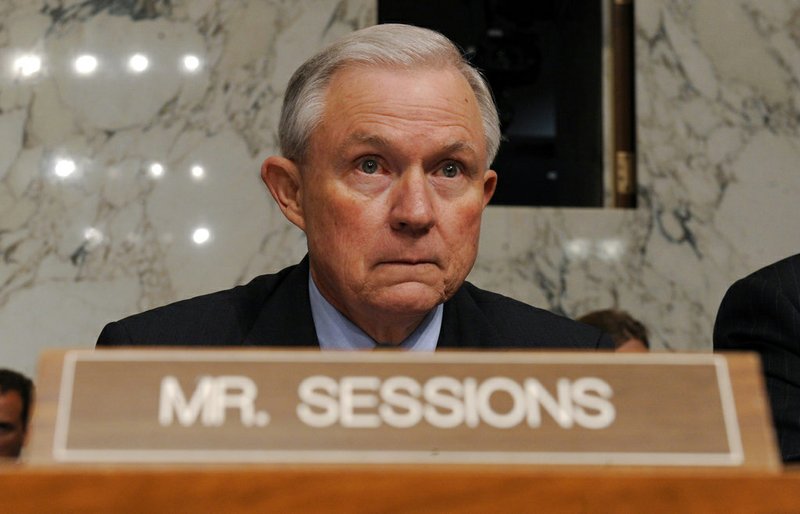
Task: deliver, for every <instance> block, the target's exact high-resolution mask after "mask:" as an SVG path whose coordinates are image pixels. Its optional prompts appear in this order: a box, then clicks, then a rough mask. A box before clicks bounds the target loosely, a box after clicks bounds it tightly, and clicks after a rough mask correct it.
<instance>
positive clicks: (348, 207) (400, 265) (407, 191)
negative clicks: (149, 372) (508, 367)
mask: <svg viewBox="0 0 800 514" xmlns="http://www.w3.org/2000/svg"><path fill="white" fill-rule="evenodd" d="M279 131H280V144H281V153H282V155H281V156H272V157H269V158H268V159H267V160H266V161H264V164H263V166H262V169H261V176H262V179H263V180H264V183H265V184H266V185H267V187H268V188H269V191H270V193H271V194H272V196H273V198H274V199H275V201H276V202H277V204H278V206H279V207H280V209H281V211H282V212H283V214H284V215H285V216H286V218H287V219H288V220H289V221H291V222H292V223H293V224H295V225H296V226H297V227H299V228H300V229H301V230H303V231H304V232H305V234H306V236H307V241H308V256H307V257H306V258H305V259H304V260H303V261H302V262H301V263H300V264H298V265H296V266H292V267H290V268H287V269H284V270H282V271H280V272H279V273H277V274H275V275H265V276H261V277H258V278H256V279H254V280H253V281H252V282H250V283H249V284H247V285H244V286H240V287H237V288H234V289H231V290H228V291H223V292H219V293H214V294H211V295H206V296H202V297H198V298H194V299H191V300H187V301H183V302H178V303H175V304H172V305H168V306H166V307H162V308H159V309H155V310H153V311H150V312H146V313H143V314H140V315H137V316H133V317H130V318H127V319H125V320H122V321H119V322H116V323H111V324H109V325H107V326H106V328H105V329H104V330H103V332H102V333H101V335H100V338H99V340H98V345H130V344H137V345H154V344H163V345H217V346H219V345H258V346H319V347H321V348H323V349H327V348H340V349H361V348H374V347H376V346H384V345H385V346H390V347H399V348H405V349H411V350H434V349H436V348H443V347H459V346H460V347H472V348H530V347H573V348H591V349H594V348H611V347H613V344H612V343H611V340H610V339H609V338H608V337H607V336H605V335H603V334H602V333H601V332H600V331H599V330H597V329H594V328H591V327H588V326H586V325H582V324H579V323H576V322H573V321H570V320H567V319H565V318H562V317H559V316H556V315H554V314H551V313H549V312H546V311H543V310H540V309H536V308H533V307H530V306H528V305H525V304H523V303H520V302H517V301H515V300H512V299H509V298H506V297H503V296H500V295H497V294H494V293H490V292H487V291H482V290H480V289H478V288H476V287H475V286H473V285H471V284H469V283H466V282H465V279H466V277H467V274H468V273H469V271H470V270H471V268H472V266H473V264H474V262H475V256H476V252H477V248H478V236H479V232H480V222H481V215H482V213H483V210H484V208H485V207H486V205H487V204H488V203H489V200H490V199H491V197H492V194H493V193H494V190H495V185H496V183H497V174H496V173H495V172H494V171H492V170H491V169H489V166H490V164H491V162H492V159H493V158H494V155H495V154H496V152H497V148H498V146H499V141H500V130H499V123H498V116H497V111H496V108H495V106H494V103H493V100H492V97H491V93H490V91H489V89H488V87H487V85H486V83H485V82H484V80H483V79H482V77H481V76H480V74H479V73H478V72H477V71H476V70H475V69H473V68H472V67H471V66H470V65H469V64H468V63H467V62H466V61H464V59H463V58H462V56H461V54H460V53H459V52H458V50H457V49H456V47H455V46H454V45H453V44H452V43H451V42H450V41H449V40H448V39H447V38H445V37H444V36H442V35H441V34H438V33H436V32H433V31H430V30H426V29H421V28H417V27H410V26H404V25H378V26H375V27H370V28H367V29H363V30H360V31H357V32H355V33H353V34H351V35H349V36H347V37H345V38H344V39H342V40H340V41H338V42H336V43H334V44H332V45H331V46H329V47H327V48H325V49H324V50H322V51H321V52H320V53H319V54H317V55H315V56H314V57H312V58H311V59H309V60H308V61H306V62H305V63H304V64H303V65H302V66H301V67H300V68H299V69H298V70H297V71H296V72H295V74H294V76H293V77H292V79H291V80H290V82H289V85H288V88H287V91H286V97H285V100H284V105H283V110H282V113H281V120H280V128H279Z"/></svg>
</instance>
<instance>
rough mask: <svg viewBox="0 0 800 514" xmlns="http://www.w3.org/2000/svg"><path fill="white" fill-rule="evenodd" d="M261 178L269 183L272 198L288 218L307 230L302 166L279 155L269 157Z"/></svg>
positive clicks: (265, 162)
mask: <svg viewBox="0 0 800 514" xmlns="http://www.w3.org/2000/svg"><path fill="white" fill-rule="evenodd" d="M261 180H263V181H264V184H266V185H267V188H268V189H269V192H270V194H272V198H274V199H275V202H276V203H277V204H278V207H280V209H281V212H283V215H284V216H286V219H288V220H289V221H291V222H292V223H294V224H295V225H297V226H298V227H299V228H300V230H303V231H305V229H306V223H305V214H304V213H303V202H302V199H303V183H302V180H301V177H300V168H298V167H297V165H296V164H295V163H294V162H293V161H291V160H289V159H287V158H285V157H280V156H278V155H273V156H271V157H267V159H266V160H265V161H264V164H262V165H261Z"/></svg>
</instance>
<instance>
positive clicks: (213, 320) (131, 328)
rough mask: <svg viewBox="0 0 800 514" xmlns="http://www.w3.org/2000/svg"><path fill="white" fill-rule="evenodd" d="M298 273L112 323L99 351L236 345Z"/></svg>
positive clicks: (268, 277) (260, 280)
mask: <svg viewBox="0 0 800 514" xmlns="http://www.w3.org/2000/svg"><path fill="white" fill-rule="evenodd" d="M295 267H296V266H291V267H289V268H285V269H283V270H281V271H280V272H278V273H274V274H268V275H260V276H258V277H255V278H254V279H252V280H251V281H250V282H248V283H246V284H243V285H238V286H235V287H232V288H230V289H225V290H223V291H216V292H213V293H208V294H204V295H200V296H196V297H193V298H189V299H185V300H180V301H177V302H174V303H170V304H167V305H164V306H161V307H156V308H154V309H150V310H147V311H144V312H141V313H139V314H134V315H132V316H128V317H126V318H123V319H121V320H119V321H115V322H112V323H109V324H108V325H106V326H105V328H104V329H103V331H102V332H101V334H100V336H99V338H98V340H97V345H98V346H114V345H130V344H133V345H142V344H147V345H167V344H168V345H191V346H204V345H213V346H217V345H226V344H238V343H240V342H241V341H242V340H243V338H244V336H245V335H246V333H247V330H248V329H249V327H251V326H252V325H253V323H254V322H255V320H256V319H257V317H258V315H259V313H260V311H261V308H262V306H263V305H264V302H265V301H266V299H267V298H268V297H269V295H270V294H271V292H272V291H273V290H274V289H275V288H276V287H278V285H279V284H280V283H281V282H282V279H283V278H284V277H285V276H286V275H287V274H288V273H290V272H291V271H292V270H293V269H294V268H295Z"/></svg>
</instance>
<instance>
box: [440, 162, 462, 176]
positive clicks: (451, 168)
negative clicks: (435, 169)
mask: <svg viewBox="0 0 800 514" xmlns="http://www.w3.org/2000/svg"><path fill="white" fill-rule="evenodd" d="M459 171H461V169H460V168H459V167H458V164H456V163H454V162H448V163H447V164H445V165H444V166H442V175H444V176H445V177H447V178H454V177H456V176H458V173H459Z"/></svg>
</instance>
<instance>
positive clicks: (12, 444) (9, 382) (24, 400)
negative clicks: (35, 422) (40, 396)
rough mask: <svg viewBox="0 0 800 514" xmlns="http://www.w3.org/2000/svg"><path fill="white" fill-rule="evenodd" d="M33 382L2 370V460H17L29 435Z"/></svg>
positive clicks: (0, 447) (0, 430)
mask: <svg viewBox="0 0 800 514" xmlns="http://www.w3.org/2000/svg"><path fill="white" fill-rule="evenodd" d="M32 403H33V382H31V380H30V379H29V378H28V377H26V376H24V375H22V374H21V373H17V372H16V371H12V370H10V369H0V459H16V458H17V457H19V455H20V453H21V452H22V447H23V445H24V444H25V437H26V435H27V433H28V420H29V418H30V411H31V404H32Z"/></svg>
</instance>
